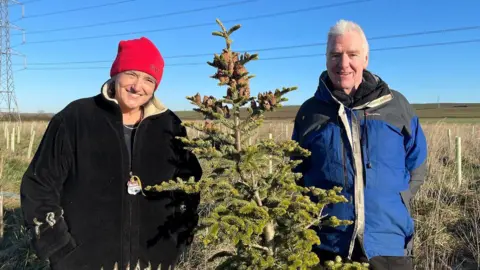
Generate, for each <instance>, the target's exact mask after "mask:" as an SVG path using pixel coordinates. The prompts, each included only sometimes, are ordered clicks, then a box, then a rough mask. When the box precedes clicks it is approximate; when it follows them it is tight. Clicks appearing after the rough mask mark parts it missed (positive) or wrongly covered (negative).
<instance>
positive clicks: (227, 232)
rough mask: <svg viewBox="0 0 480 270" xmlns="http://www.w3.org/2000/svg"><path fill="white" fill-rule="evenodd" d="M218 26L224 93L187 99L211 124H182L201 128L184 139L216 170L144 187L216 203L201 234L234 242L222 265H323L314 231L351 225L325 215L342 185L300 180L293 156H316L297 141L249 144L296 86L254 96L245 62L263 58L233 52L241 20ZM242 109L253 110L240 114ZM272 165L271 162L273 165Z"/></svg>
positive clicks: (214, 241) (218, 75)
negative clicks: (326, 185)
mask: <svg viewBox="0 0 480 270" xmlns="http://www.w3.org/2000/svg"><path fill="white" fill-rule="evenodd" d="M217 23H218V24H219V26H220V28H221V31H215V32H213V35H215V36H219V37H222V38H223V39H224V40H225V43H226V47H225V48H224V49H223V50H222V52H221V53H220V54H215V55H214V58H213V61H212V62H208V64H209V65H210V66H212V67H214V68H215V69H216V72H215V74H214V75H212V76H211V77H212V78H214V79H216V80H218V81H219V83H218V85H219V86H225V87H226V88H227V91H226V95H225V96H223V97H222V98H215V97H213V96H207V95H206V96H203V98H202V96H201V95H200V94H199V93H197V94H196V95H194V96H189V97H187V99H188V100H190V101H191V103H192V104H194V105H195V106H196V107H197V108H195V110H196V111H197V112H199V113H201V114H203V116H204V117H205V121H204V123H203V124H198V123H193V122H192V123H184V125H185V126H186V127H189V128H192V129H196V130H198V131H200V132H201V135H200V136H199V137H197V138H193V139H189V138H180V137H179V138H178V139H180V140H181V141H182V142H183V143H184V145H185V147H186V149H189V150H191V151H193V153H194V154H196V155H197V157H198V158H200V159H201V160H202V162H203V164H208V165H209V166H213V171H212V173H211V174H209V175H205V176H204V177H203V178H202V179H201V180H200V181H198V182H195V181H194V180H193V178H192V179H190V180H189V181H183V180H181V179H177V180H171V181H169V182H164V183H162V184H160V185H156V186H150V187H146V189H147V190H150V191H156V192H161V191H166V190H183V191H185V192H187V193H200V195H201V198H202V203H208V204H210V205H213V210H212V211H211V212H210V213H209V214H208V215H207V216H206V217H201V219H200V221H199V226H198V227H197V228H196V230H197V235H196V237H197V238H199V239H200V240H201V241H203V243H204V244H205V245H207V246H212V245H218V244H220V243H230V244H231V245H232V249H231V250H229V251H223V252H219V253H218V254H216V255H214V256H213V257H212V258H211V260H212V261H213V260H216V259H219V261H220V262H221V263H220V264H219V265H218V267H217V269H311V268H312V267H314V266H315V265H317V264H318V263H319V258H318V257H317V256H316V254H315V253H313V252H312V246H313V245H317V244H319V243H320V240H319V237H318V236H317V235H316V233H315V231H314V230H312V228H313V227H315V226H339V225H349V224H351V222H350V221H343V220H339V219H337V218H336V217H333V216H329V217H325V216H321V213H322V209H323V207H325V205H327V204H330V203H345V202H347V200H346V199H345V198H344V197H343V196H341V195H339V194H340V191H341V188H333V189H332V190H322V189H319V188H314V187H309V188H304V187H301V186H299V185H297V183H296V181H297V180H298V179H299V178H300V177H301V175H300V174H298V173H297V174H296V173H293V168H295V167H296V166H297V165H299V164H300V162H301V161H299V160H297V159H292V158H291V157H293V156H304V157H307V156H308V155H309V154H310V153H309V152H308V151H307V150H305V149H302V148H301V147H299V145H298V144H297V143H296V142H294V141H292V140H286V141H283V142H275V141H274V140H271V139H265V140H262V141H260V142H258V143H256V144H253V145H249V143H248V141H249V140H248V139H249V137H250V136H251V134H252V133H253V132H254V131H255V130H256V129H257V128H258V127H260V126H261V125H262V123H263V120H264V115H265V113H267V112H271V111H274V110H275V109H276V108H278V107H280V106H281V104H282V103H283V102H284V101H286V100H287V99H286V98H285V97H284V96H285V95H286V94H287V93H289V92H291V91H294V90H296V87H289V88H282V89H276V90H274V91H268V92H264V93H259V94H258V95H257V96H251V90H250V80H251V79H252V78H253V76H252V75H251V74H250V73H249V72H248V70H247V68H246V65H247V64H248V63H249V62H250V61H253V60H256V59H257V57H258V56H257V54H249V53H243V54H240V53H238V52H234V51H232V49H231V44H232V40H231V39H230V36H231V35H232V33H234V32H235V31H237V30H238V29H239V28H240V25H235V26H233V27H232V28H231V29H229V30H227V29H226V28H225V27H224V26H223V24H222V23H221V22H220V21H219V20H217ZM244 107H246V109H247V115H246V116H243V117H240V112H241V109H242V108H244ZM242 114H243V113H242ZM221 127H222V128H221ZM270 159H271V160H272V163H269V161H270ZM269 164H273V168H271V170H269V169H270V168H269ZM270 171H271V173H270ZM331 263H333V262H331ZM332 265H333V264H332ZM337 266H338V264H336V266H335V267H337Z"/></svg>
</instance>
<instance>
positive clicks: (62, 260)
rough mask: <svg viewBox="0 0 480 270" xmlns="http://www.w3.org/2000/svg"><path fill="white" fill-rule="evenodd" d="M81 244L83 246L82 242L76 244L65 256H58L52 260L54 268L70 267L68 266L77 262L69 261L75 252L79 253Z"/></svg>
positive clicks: (55, 269) (54, 269)
mask: <svg viewBox="0 0 480 270" xmlns="http://www.w3.org/2000/svg"><path fill="white" fill-rule="evenodd" d="M81 246H82V245H81V244H80V245H78V246H75V247H74V248H73V249H72V250H70V251H69V252H68V253H66V254H65V255H64V256H62V257H59V258H56V259H54V260H50V263H51V268H52V270H57V269H59V270H60V269H68V267H66V266H67V265H75V263H73V264H72V263H69V262H70V261H72V260H73V259H74V255H75V254H78V251H79V250H80V248H81ZM85 260H86V261H88V258H85Z"/></svg>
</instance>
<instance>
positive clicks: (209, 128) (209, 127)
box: [203, 120, 215, 132]
mask: <svg viewBox="0 0 480 270" xmlns="http://www.w3.org/2000/svg"><path fill="white" fill-rule="evenodd" d="M203 128H204V130H205V131H206V132H212V131H214V130H215V126H214V124H213V122H212V121H208V120H207V121H205V124H204V127H203Z"/></svg>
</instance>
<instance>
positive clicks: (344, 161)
mask: <svg viewBox="0 0 480 270" xmlns="http://www.w3.org/2000/svg"><path fill="white" fill-rule="evenodd" d="M340 141H341V142H342V145H341V147H342V165H343V179H344V182H345V188H346V187H347V186H348V176H347V164H346V159H347V157H346V153H345V145H344V144H343V138H340Z"/></svg>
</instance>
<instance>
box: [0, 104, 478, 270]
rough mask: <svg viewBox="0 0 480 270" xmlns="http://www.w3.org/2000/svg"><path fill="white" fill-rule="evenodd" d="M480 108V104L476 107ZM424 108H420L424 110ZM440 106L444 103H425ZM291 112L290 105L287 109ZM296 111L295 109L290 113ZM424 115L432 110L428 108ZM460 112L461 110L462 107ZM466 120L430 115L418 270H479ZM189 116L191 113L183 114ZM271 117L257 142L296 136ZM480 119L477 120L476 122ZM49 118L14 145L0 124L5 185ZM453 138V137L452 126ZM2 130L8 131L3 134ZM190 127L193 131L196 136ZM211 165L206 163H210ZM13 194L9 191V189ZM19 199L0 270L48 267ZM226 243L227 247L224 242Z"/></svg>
mask: <svg viewBox="0 0 480 270" xmlns="http://www.w3.org/2000/svg"><path fill="white" fill-rule="evenodd" d="M471 108H472V107H470V109H469V110H470V113H472V111H475V110H478V113H479V114H478V117H480V106H478V109H477V107H475V109H471ZM421 110H422V109H420V110H419V111H421ZM424 110H428V111H430V110H438V108H424ZM286 111H288V108H287V109H286ZM289 113H290V114H291V113H292V112H289ZM424 115H427V116H428V114H427V113H425V114H424ZM457 115H461V113H460V112H457ZM465 116H466V117H464V118H462V119H473V120H472V121H456V123H452V121H451V120H450V119H449V118H448V119H449V120H448V121H444V120H441V121H438V118H436V119H437V121H432V118H430V119H428V117H426V118H424V119H423V120H422V121H423V122H424V129H425V132H426V135H427V139H428V145H429V154H428V174H427V179H426V184H425V185H424V186H422V188H421V190H420V191H419V193H418V196H417V197H416V199H415V201H414V208H413V209H414V217H415V220H416V231H417V234H416V239H415V262H416V268H417V269H432V270H433V269H479V268H480V211H479V209H480V155H479V153H480V121H478V119H477V118H476V117H477V116H476V114H474V113H472V114H471V115H465ZM183 118H184V119H188V117H183ZM283 119H284V120H277V121H273V120H272V119H270V120H268V121H266V123H265V125H264V126H262V127H261V129H260V130H259V131H258V133H257V134H255V135H254V136H252V143H255V141H256V140H257V139H258V138H266V137H268V134H269V133H271V134H272V135H273V137H274V138H275V139H276V140H278V141H281V140H285V139H288V138H290V134H291V131H292V121H291V118H290V117H284V118H283ZM474 122H477V123H476V124H472V123H474ZM46 124H47V122H24V123H23V124H22V125H21V126H20V128H19V129H18V128H17V130H16V131H17V132H18V130H20V136H18V133H16V134H15V135H14V136H15V142H14V148H15V149H14V150H13V149H12V147H11V143H12V140H11V138H12V127H13V125H12V124H8V125H5V124H0V129H1V130H2V131H4V132H5V128H6V129H7V131H8V137H9V141H8V148H7V141H6V137H5V136H0V187H1V189H2V190H3V191H4V192H11V193H14V194H15V193H18V192H19V185H20V181H21V176H22V174H23V172H24V171H25V169H26V167H27V166H28V162H29V161H30V157H28V148H29V144H30V138H31V134H32V131H35V137H34V140H33V145H32V152H34V151H35V149H36V148H37V146H38V144H39V142H40V139H41V135H42V134H43V132H44V130H45V127H46ZM449 129H450V131H451V138H450V139H451V140H450V141H449V140H448V130H449ZM0 134H2V133H0ZM196 135H197V133H196V132H195V131H192V130H189V136H196ZM456 136H460V137H461V138H462V143H463V155H462V162H463V182H462V183H461V184H460V185H459V184H458V182H457V180H456V166H455V162H454V157H455V145H454V140H455V137H456ZM204 166H205V165H204ZM8 194H9V193H8ZM18 207H19V201H18V199H17V198H15V197H13V198H10V197H8V196H7V197H5V199H4V208H5V217H4V220H5V235H4V239H3V241H2V242H0V270H4V269H29V270H33V269H48V268H47V266H46V265H45V264H44V263H41V262H39V261H38V260H37V259H36V257H35V255H34V254H33V253H32V250H31V249H30V247H29V243H28V238H27V237H26V235H25V231H24V228H23V226H22V218H21V213H20V211H19V210H18ZM219 248H221V247H219ZM214 251H215V250H212V249H205V248H202V247H201V245H200V243H197V242H194V244H193V245H192V247H191V249H190V251H189V252H188V253H187V254H186V256H185V258H184V260H183V262H182V266H181V269H185V270H186V269H208V268H207V267H206V266H205V260H206V258H207V257H208V255H209V254H211V253H212V252H214Z"/></svg>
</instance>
